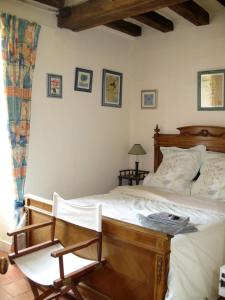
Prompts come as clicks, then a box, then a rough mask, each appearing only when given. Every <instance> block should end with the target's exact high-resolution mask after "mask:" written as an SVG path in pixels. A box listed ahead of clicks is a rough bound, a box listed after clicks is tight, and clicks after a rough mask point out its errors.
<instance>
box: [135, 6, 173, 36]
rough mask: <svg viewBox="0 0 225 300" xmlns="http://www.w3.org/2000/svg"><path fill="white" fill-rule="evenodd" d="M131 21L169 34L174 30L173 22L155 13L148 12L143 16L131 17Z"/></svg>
mask: <svg viewBox="0 0 225 300" xmlns="http://www.w3.org/2000/svg"><path fill="white" fill-rule="evenodd" d="M133 19H135V20H137V21H139V22H141V23H143V24H145V25H148V26H150V27H153V28H155V29H157V30H160V31H162V32H169V31H172V30H173V29H174V26H173V22H172V21H170V20H169V19H167V18H165V17H164V16H162V15H160V14H158V13H157V12H155V11H150V12H147V13H145V14H141V15H139V16H135V17H133Z"/></svg>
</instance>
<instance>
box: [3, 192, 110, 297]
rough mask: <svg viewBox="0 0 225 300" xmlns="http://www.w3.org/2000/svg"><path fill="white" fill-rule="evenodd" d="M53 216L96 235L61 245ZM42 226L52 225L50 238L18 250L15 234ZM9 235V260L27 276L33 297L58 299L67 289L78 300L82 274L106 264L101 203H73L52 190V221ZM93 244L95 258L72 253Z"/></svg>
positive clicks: (24, 228) (27, 227) (26, 227)
mask: <svg viewBox="0 0 225 300" xmlns="http://www.w3.org/2000/svg"><path fill="white" fill-rule="evenodd" d="M56 218H58V219H61V220H64V221H66V222H69V223H72V224H75V225H78V226H81V227H85V228H88V229H91V230H94V231H95V232H96V238H93V239H90V240H87V241H85V242H81V243H79V244H75V245H72V246H68V247H66V248H64V247H63V246H62V244H61V243H60V241H59V240H58V239H55V238H54V236H55V223H56ZM45 226H51V240H50V241H48V242H45V243H42V244H38V245H35V246H32V247H29V248H26V249H23V250H18V247H17V235H18V234H20V233H22V232H28V231H31V230H33V229H37V228H42V227H45ZM8 235H9V236H13V238H14V253H11V254H10V255H9V259H10V262H11V263H15V264H16V265H17V266H18V267H19V269H20V270H21V271H22V272H23V273H24V274H25V276H26V277H27V279H28V281H29V283H30V285H31V289H32V292H33V294H34V299H35V300H41V299H46V298H47V299H48V300H50V299H57V297H59V296H60V295H65V294H67V293H68V292H69V291H70V292H71V293H72V294H73V295H74V296H75V299H78V300H81V299H82V296H81V295H80V293H79V291H78V290H77V287H76V285H77V283H79V281H80V280H81V278H82V277H83V276H84V275H85V274H87V273H89V272H91V271H93V270H95V269H96V268H98V267H99V266H101V265H102V264H103V263H105V259H102V258H101V256H102V214H101V205H98V206H80V205H76V204H72V203H71V202H70V201H68V200H64V199H62V198H61V197H60V196H59V195H58V194H56V193H54V195H53V209H52V220H51V221H49V222H44V223H41V224H34V225H30V226H25V227H23V228H21V229H19V230H15V231H13V232H9V233H8ZM93 243H96V244H97V259H96V260H89V259H84V258H81V257H79V256H77V255H75V254H74V253H73V252H74V251H77V250H80V249H82V248H85V247H88V246H90V245H91V244H93ZM57 258H58V259H57ZM39 292H40V293H39Z"/></svg>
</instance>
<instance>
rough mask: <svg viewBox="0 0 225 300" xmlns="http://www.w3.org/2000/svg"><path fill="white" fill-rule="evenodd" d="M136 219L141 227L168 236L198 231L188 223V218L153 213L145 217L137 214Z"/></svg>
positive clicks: (164, 213)
mask: <svg viewBox="0 0 225 300" xmlns="http://www.w3.org/2000/svg"><path fill="white" fill-rule="evenodd" d="M137 217H138V219H139V222H140V223H141V225H142V226H144V227H148V228H150V229H153V230H156V231H160V232H164V233H167V234H170V235H175V234H179V233H182V234H184V233H189V232H196V231H198V229H197V228H196V227H195V226H194V225H193V224H191V223H189V220H190V219H189V218H184V217H181V216H177V215H173V214H170V213H167V212H160V213H154V214H150V215H148V216H147V217H146V216H144V215H142V214H137Z"/></svg>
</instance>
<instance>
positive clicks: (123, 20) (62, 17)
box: [24, 0, 225, 36]
mask: <svg viewBox="0 0 225 300" xmlns="http://www.w3.org/2000/svg"><path fill="white" fill-rule="evenodd" d="M25 1H26V2H30V3H35V4H37V3H38V4H39V5H43V6H44V7H49V8H50V7H51V9H55V11H56V14H57V18H58V26H59V27H61V28H68V29H71V30H73V31H82V30H86V29H89V28H93V27H96V26H100V25H104V26H107V27H110V28H112V29H114V30H118V31H121V32H123V33H126V34H129V35H131V36H141V34H142V26H143V25H144V26H149V27H151V28H154V29H156V30H159V31H161V32H165V33H166V32H170V31H173V30H174V22H173V19H171V18H169V17H168V16H167V17H166V16H165V14H164V13H163V9H164V8H168V9H169V10H170V11H172V12H173V13H175V14H177V15H178V16H181V17H182V18H184V19H186V20H187V21H188V22H190V23H192V24H194V25H195V26H204V25H208V24H209V23H210V13H211V11H210V6H209V5H207V1H205V0H204V1H201V0H196V1H193V0H24V2H25ZM215 2H216V3H217V4H218V5H219V6H221V9H225V0H214V3H215ZM168 15H169V14H168ZM127 18H129V19H128V20H127Z"/></svg>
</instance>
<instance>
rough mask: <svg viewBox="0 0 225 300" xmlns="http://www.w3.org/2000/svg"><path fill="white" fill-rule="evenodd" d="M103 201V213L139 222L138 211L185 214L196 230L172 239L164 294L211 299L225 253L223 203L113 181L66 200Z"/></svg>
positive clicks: (171, 299) (171, 298)
mask: <svg viewBox="0 0 225 300" xmlns="http://www.w3.org/2000/svg"><path fill="white" fill-rule="evenodd" d="M70 201H72V203H73V202H74V203H75V202H76V204H80V205H87V204H91V203H92V204H94V203H99V204H102V206H103V207H102V212H103V216H106V217H110V218H114V219H117V220H122V221H125V222H129V223H132V224H136V225H139V226H142V225H141V224H140V221H139V218H138V216H137V215H138V214H139V213H141V214H143V215H145V216H147V215H148V214H150V213H155V212H159V211H165V212H169V213H173V214H177V215H180V216H184V217H190V222H192V223H194V224H195V225H196V226H197V228H198V232H195V233H188V234H179V235H176V236H175V237H174V238H172V240H171V256H170V271H169V277H168V291H167V294H166V297H165V299H166V300H200V299H201V300H203V299H204V300H206V299H208V300H215V299H217V295H218V282H219V267H220V266H221V265H223V264H224V262H225V259H224V254H225V247H224V244H225V203H223V202H217V201H210V200H206V199H200V198H193V197H192V198H191V197H186V196H180V195H177V194H172V193H169V192H167V191H165V190H159V189H154V188H150V187H144V186H133V187H128V186H122V187H117V188H115V189H114V190H112V191H111V192H110V193H108V194H104V195H95V196H87V197H82V198H77V199H73V200H70Z"/></svg>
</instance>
